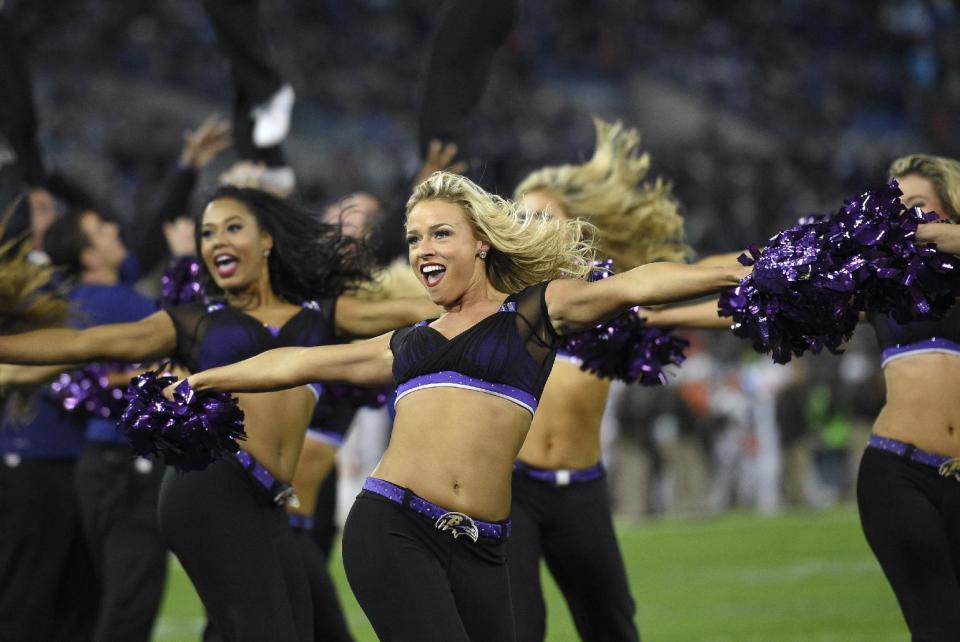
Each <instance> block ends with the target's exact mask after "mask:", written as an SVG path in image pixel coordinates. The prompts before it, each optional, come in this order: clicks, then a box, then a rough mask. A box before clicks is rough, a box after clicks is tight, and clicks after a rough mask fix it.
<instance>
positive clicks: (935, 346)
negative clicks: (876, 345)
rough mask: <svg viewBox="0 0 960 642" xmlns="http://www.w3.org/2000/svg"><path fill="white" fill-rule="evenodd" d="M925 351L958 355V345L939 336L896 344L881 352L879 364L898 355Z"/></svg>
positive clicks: (885, 363)
mask: <svg viewBox="0 0 960 642" xmlns="http://www.w3.org/2000/svg"><path fill="white" fill-rule="evenodd" d="M925 352H939V353H944V354H952V355H956V356H960V345H958V344H956V343H954V342H953V341H950V340H948V339H941V338H939V337H931V338H929V339H924V340H922V341H915V342H913V343H907V344H904V345H900V344H897V345H895V346H890V347H889V348H887V349H886V350H884V351H883V352H882V353H881V355H880V366H881V367H883V366H886V365H887V363H889V362H890V361H893V360H894V359H898V358H900V357H905V356H907V355H911V354H923V353H925Z"/></svg>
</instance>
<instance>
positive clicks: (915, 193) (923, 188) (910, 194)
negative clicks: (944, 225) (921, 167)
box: [897, 174, 950, 219]
mask: <svg viewBox="0 0 960 642" xmlns="http://www.w3.org/2000/svg"><path fill="white" fill-rule="evenodd" d="M897 183H899V184H900V190H901V191H902V192H903V196H901V197H900V201H901V202H902V203H903V204H904V206H905V207H919V208H920V209H921V210H923V211H924V212H936V213H937V214H939V215H940V218H944V219H946V218H950V215H949V213H948V212H947V211H946V209H945V208H944V206H943V202H941V200H940V195H939V194H937V190H936V188H935V187H934V186H933V183H931V182H930V180H929V179H926V178H924V177H923V176H920V175H919V174H907V175H906V176H900V177H898V178H897Z"/></svg>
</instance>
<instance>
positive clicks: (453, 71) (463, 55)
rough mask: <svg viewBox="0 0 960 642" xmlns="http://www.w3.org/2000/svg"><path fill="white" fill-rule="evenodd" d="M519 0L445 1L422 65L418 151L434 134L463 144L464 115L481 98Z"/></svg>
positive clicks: (512, 22)
mask: <svg viewBox="0 0 960 642" xmlns="http://www.w3.org/2000/svg"><path fill="white" fill-rule="evenodd" d="M519 1H520V0H485V1H484V2H477V0H448V1H447V2H446V3H445V4H444V6H443V8H442V9H441V10H440V16H439V18H437V23H436V26H435V27H434V35H433V40H432V41H431V43H430V49H429V53H428V55H427V62H426V66H425V69H424V76H425V78H426V80H425V83H424V87H423V97H422V98H421V106H420V115H419V119H420V150H421V154H422V153H423V152H425V151H426V149H427V145H429V143H430V141H431V140H432V139H434V138H438V139H440V140H444V141H451V142H456V143H458V144H460V145H461V155H462V154H463V152H464V150H463V149H462V145H463V143H464V141H463V133H464V129H465V126H466V120H467V117H468V116H469V115H470V113H471V112H472V111H473V109H474V107H476V105H477V103H479V102H480V97H481V95H482V94H483V89H484V87H486V84H487V78H488V77H489V75H490V67H491V65H492V64H493V56H494V54H496V53H497V49H499V47H500V45H501V44H502V43H503V41H504V40H506V39H507V36H508V35H510V32H511V31H512V30H513V27H514V25H515V24H516V21H517V14H518V5H519Z"/></svg>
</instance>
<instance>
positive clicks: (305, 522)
mask: <svg viewBox="0 0 960 642" xmlns="http://www.w3.org/2000/svg"><path fill="white" fill-rule="evenodd" d="M287 517H289V518H290V526H291V528H299V529H301V530H305V531H308V530H310V529H312V528H313V517H312V516H311V515H297V514H295V513H287Z"/></svg>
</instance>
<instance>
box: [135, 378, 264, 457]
mask: <svg viewBox="0 0 960 642" xmlns="http://www.w3.org/2000/svg"><path fill="white" fill-rule="evenodd" d="M175 381H176V377H173V376H169V375H167V376H161V375H160V371H159V370H157V371H151V372H145V373H144V374H142V375H140V376H138V377H137V378H136V379H134V380H132V381H131V382H130V385H129V386H128V387H127V392H126V394H125V395H124V397H125V398H126V400H127V402H128V405H127V407H126V409H125V410H124V412H123V415H122V416H121V418H120V421H119V424H118V425H119V428H120V429H121V430H122V431H123V434H124V436H125V437H126V438H127V441H129V442H130V446H131V447H132V448H133V452H134V454H135V455H139V456H142V457H144V456H149V455H156V456H158V457H160V458H161V459H162V460H163V462H164V463H166V464H169V465H171V466H173V467H174V468H176V469H177V470H203V469H204V468H206V467H207V466H208V465H210V464H211V463H212V462H213V461H215V460H216V459H217V458H219V457H220V455H221V454H222V453H231V454H233V453H236V452H237V451H238V450H239V449H240V447H239V446H238V445H237V441H236V440H238V439H246V433H245V432H244V429H243V410H241V409H240V407H239V406H238V405H237V400H236V399H235V398H233V397H231V396H230V395H229V394H228V393H225V392H201V393H197V392H195V391H194V390H192V389H191V388H190V386H189V384H188V383H187V382H186V381H183V382H182V383H181V384H180V385H178V386H177V388H176V389H175V391H174V394H173V396H174V399H173V401H171V400H169V399H167V398H166V397H164V396H163V390H164V388H166V387H167V386H169V385H170V384H171V383H173V382H175Z"/></svg>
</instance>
